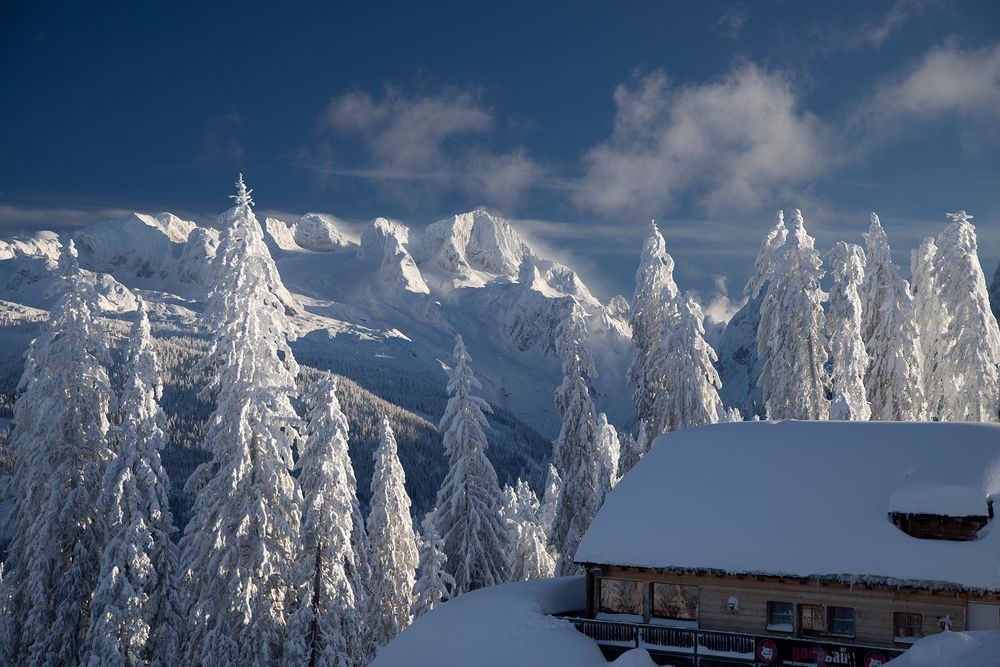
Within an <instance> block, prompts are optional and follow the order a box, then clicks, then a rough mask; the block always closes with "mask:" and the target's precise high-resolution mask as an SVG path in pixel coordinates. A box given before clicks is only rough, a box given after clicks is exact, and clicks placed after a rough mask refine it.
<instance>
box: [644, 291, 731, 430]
mask: <svg viewBox="0 0 1000 667" xmlns="http://www.w3.org/2000/svg"><path fill="white" fill-rule="evenodd" d="M676 311H677V316H676V317H674V318H672V319H671V320H670V321H668V322H667V323H666V326H665V328H664V331H663V335H662V337H661V339H660V344H659V346H658V347H657V348H655V349H654V351H653V352H652V354H651V355H650V357H649V366H650V368H652V369H655V370H656V372H658V373H660V374H662V375H663V377H664V378H665V379H666V382H665V384H664V386H663V388H662V389H663V390H662V392H661V393H660V394H659V395H658V396H657V397H656V400H655V401H654V403H653V405H654V408H655V410H656V414H658V415H660V417H661V423H664V424H669V425H670V428H671V429H674V430H676V429H681V428H687V427H689V426H699V425H701V424H715V423H717V422H719V421H722V420H723V419H724V418H725V408H723V406H722V400H721V399H719V388H720V387H721V386H722V382H721V381H720V380H719V373H718V372H717V371H716V370H715V362H716V361H717V359H718V357H717V356H716V354H715V350H713V349H712V346H711V345H709V344H708V341H706V340H705V325H704V315H703V314H702V311H701V306H699V305H698V303H697V302H696V301H695V300H694V299H693V298H692V297H690V296H686V297H681V296H678V297H677V309H676Z"/></svg>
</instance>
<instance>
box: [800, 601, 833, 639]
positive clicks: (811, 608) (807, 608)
mask: <svg viewBox="0 0 1000 667" xmlns="http://www.w3.org/2000/svg"><path fill="white" fill-rule="evenodd" d="M799 632H801V633H802V634H804V635H821V634H823V633H825V632H826V614H825V613H823V606H822V605H818V604H800V605H799Z"/></svg>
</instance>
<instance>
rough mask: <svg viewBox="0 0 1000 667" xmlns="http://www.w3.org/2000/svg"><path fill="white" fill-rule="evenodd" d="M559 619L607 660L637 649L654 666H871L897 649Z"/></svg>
mask: <svg viewBox="0 0 1000 667" xmlns="http://www.w3.org/2000/svg"><path fill="white" fill-rule="evenodd" d="M562 618H565V619H566V620H567V621H569V622H571V623H572V624H573V625H574V626H575V627H576V629H577V630H579V631H580V632H582V633H583V634H585V635H587V636H588V637H590V638H591V639H593V640H594V641H595V642H597V644H598V645H599V646H600V647H601V650H602V651H603V652H604V655H605V656H606V657H607V658H608V659H609V660H610V659H612V658H615V657H617V656H618V655H620V654H622V653H624V652H625V651H627V650H629V649H632V648H637V647H638V648H644V649H646V650H647V651H649V654H650V655H651V656H652V658H653V660H654V661H655V662H657V664H670V665H675V666H676V667H736V666H737V665H755V666H760V667H770V666H771V665H776V666H777V665H806V664H817V665H868V666H869V667H877V666H878V665H882V664H885V663H886V662H888V661H889V660H891V659H892V658H895V657H896V656H898V655H900V654H901V653H902V651H901V650H900V649H898V648H890V647H884V646H861V645H857V644H840V643H830V642H824V641H811V640H808V639H793V638H787V637H777V636H770V635H751V634H742V633H738V632H724V631H718V630H698V629H689V628H677V627H671V626H667V625H651V624H645V623H623V622H620V621H606V620H598V619H592V618H581V617H579V616H562Z"/></svg>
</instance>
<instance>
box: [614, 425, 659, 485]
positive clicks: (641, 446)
mask: <svg viewBox="0 0 1000 667" xmlns="http://www.w3.org/2000/svg"><path fill="white" fill-rule="evenodd" d="M650 444H652V438H650V437H649V433H648V432H647V430H646V422H644V421H640V422H639V432H638V433H637V434H636V435H632V434H631V433H626V434H625V439H624V440H622V441H621V452H620V454H619V456H618V479H621V478H622V477H624V476H625V473H627V472H628V471H629V470H631V469H632V467H633V466H635V464H636V463H638V462H639V460H640V459H641V458H642V457H643V455H644V454H645V453H646V452H647V451H648V450H649V446H650Z"/></svg>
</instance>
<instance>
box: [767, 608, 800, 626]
mask: <svg viewBox="0 0 1000 667" xmlns="http://www.w3.org/2000/svg"><path fill="white" fill-rule="evenodd" d="M767 629H768V630H771V631H773V632H792V631H794V630H795V605H794V604H792V603H791V602H768V603H767Z"/></svg>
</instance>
